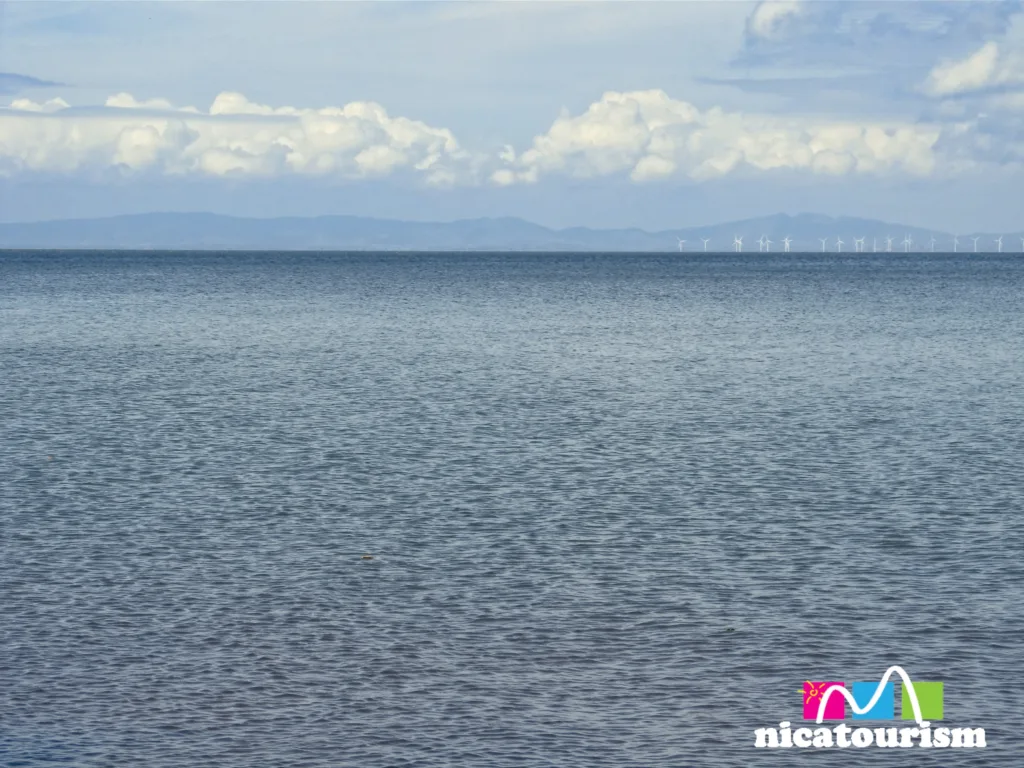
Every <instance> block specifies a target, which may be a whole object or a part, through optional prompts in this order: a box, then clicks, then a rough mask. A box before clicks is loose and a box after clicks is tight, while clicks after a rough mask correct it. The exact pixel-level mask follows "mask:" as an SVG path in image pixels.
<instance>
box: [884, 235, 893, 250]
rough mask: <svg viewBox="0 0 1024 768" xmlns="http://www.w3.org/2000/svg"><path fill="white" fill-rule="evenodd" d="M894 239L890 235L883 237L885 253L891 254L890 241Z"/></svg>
mask: <svg viewBox="0 0 1024 768" xmlns="http://www.w3.org/2000/svg"><path fill="white" fill-rule="evenodd" d="M895 239H896V238H895V237H892V236H891V235H886V236H885V252H886V253H892V241H893V240H895Z"/></svg>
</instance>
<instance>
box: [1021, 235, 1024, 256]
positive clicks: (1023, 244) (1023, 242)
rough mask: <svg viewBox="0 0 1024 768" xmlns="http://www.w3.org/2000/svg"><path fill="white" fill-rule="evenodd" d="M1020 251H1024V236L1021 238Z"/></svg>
mask: <svg viewBox="0 0 1024 768" xmlns="http://www.w3.org/2000/svg"><path fill="white" fill-rule="evenodd" d="M1020 252H1021V253H1024V237H1022V238H1021V239H1020Z"/></svg>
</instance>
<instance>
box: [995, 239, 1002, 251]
mask: <svg viewBox="0 0 1024 768" xmlns="http://www.w3.org/2000/svg"><path fill="white" fill-rule="evenodd" d="M996 245H997V246H998V247H999V250H998V251H996V253H1002V252H1003V236H1002V235H1000V236H999V237H997V238H996Z"/></svg>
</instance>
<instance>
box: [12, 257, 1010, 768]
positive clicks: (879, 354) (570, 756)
mask: <svg viewBox="0 0 1024 768" xmlns="http://www.w3.org/2000/svg"><path fill="white" fill-rule="evenodd" d="M1022 289H1024V260H1022V259H1021V258H1020V257H1010V256H1003V257H995V256H992V257H977V256H964V255H960V256H923V255H922V256H910V257H906V256H896V255H888V256H886V257H884V258H882V257H874V256H871V255H864V256H861V255H858V256H856V257H855V256H852V255H850V256H846V257H837V256H834V255H830V256H827V257H821V256H817V255H816V256H797V255H789V254H786V255H782V254H778V255H775V254H773V255H771V256H768V257H761V256H750V255H746V256H744V255H708V256H700V257H697V256H694V257H677V256H667V255H666V256H625V255H586V256H584V255H540V254H537V255H500V254H491V255H472V254H466V255H449V254H437V255H401V256H398V255H381V254H375V255H345V254H240V253H235V254H214V253H205V254H199V253H196V254H160V253H146V254H124V253H122V254H102V253H90V254H69V253H11V252H8V253H3V254H0V428H2V439H0V761H2V763H0V764H5V765H10V766H14V765H22V766H43V765H75V766H90V767H91V766H139V767H143V766H144V767H147V768H170V767H172V766H174V767H177V766H182V767H185V766H188V767H190V768H191V767H195V768H201V767H206V766H210V767H211V768H214V767H215V768H234V767H236V766H247V767H248V766H259V767H263V766H268V767H269V766H358V767H359V768H392V767H405V766H474V767H475V766H483V767H491V766H493V767H496V768H503V767H505V766H509V767H512V766H527V767H529V768H533V767H534V766H538V767H539V766H552V767H557V768H563V767H569V766H580V767H581V768H584V767H586V768H590V767H595V768H604V767H605V766H607V767H609V768H611V767H615V768H618V767H620V766H636V767H638V768H639V767H642V766H679V767H680V768H686V767H688V766H711V767H717V766H747V765H788V764H790V763H792V762H793V761H794V760H796V759H797V758H799V757H803V758H810V757H811V756H810V755H796V754H793V751H790V752H789V753H787V754H781V753H779V752H774V753H767V752H766V751H764V750H757V749H755V748H754V746H753V742H754V738H753V731H754V729H755V728H757V727H762V726H768V725H772V724H777V723H778V722H779V721H780V720H792V721H800V720H801V703H802V699H801V695H800V694H799V693H797V691H798V689H799V688H800V687H801V685H802V683H803V681H804V680H806V679H811V680H815V679H817V680H844V681H852V680H865V681H867V680H876V681H877V680H878V678H879V677H880V676H881V673H882V672H883V671H884V670H885V668H886V667H887V666H889V665H890V664H901V665H903V666H904V667H906V668H907V670H908V671H909V672H910V673H911V674H912V675H913V676H914V677H915V678H917V679H920V680H941V681H943V682H944V683H945V720H944V721H943V722H944V723H945V724H947V725H966V726H972V727H984V728H986V730H987V735H988V741H989V743H990V746H989V747H988V748H987V749H985V750H975V751H959V752H958V753H955V754H953V753H949V752H946V754H942V753H938V752H936V751H934V750H933V751H931V752H925V751H924V750H920V749H915V750H914V751H913V752H909V753H908V752H906V751H904V750H894V751H885V750H880V749H877V748H871V749H867V750H852V749H850V750H844V751H842V752H838V751H835V750H833V751H831V752H830V753H829V754H827V755H824V754H819V755H817V758H818V759H817V760H816V761H815V764H821V765H825V764H826V763H827V764H828V765H851V766H852V765H875V764H878V765H887V766H903V765H915V766H916V765H929V766H939V765H943V766H946V765H957V766H983V765H984V766H989V765H991V766H997V765H998V766H1003V765H1005V766H1020V765H1021V764H1022V763H1021V760H1022V758H1021V754H1022V749H1024V641H1022V639H1021V638H1022V637H1024V607H1022V599H1024V561H1022V553H1024V520H1022V517H1021V515H1022V507H1024V490H1022V482H1024V481H1022V478H1024V359H1022V358H1024V301H1022V298H1024V292H1022ZM364 553H369V554H372V555H373V557H374V559H372V560H363V559H361V555H363V554H364ZM897 712H898V709H897ZM799 724H802V723H799ZM899 724H900V723H897V725H899Z"/></svg>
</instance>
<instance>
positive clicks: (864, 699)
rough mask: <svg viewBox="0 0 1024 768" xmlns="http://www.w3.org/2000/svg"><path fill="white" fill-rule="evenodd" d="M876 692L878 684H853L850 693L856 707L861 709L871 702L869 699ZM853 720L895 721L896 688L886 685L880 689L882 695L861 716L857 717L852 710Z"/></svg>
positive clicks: (889, 684)
mask: <svg viewBox="0 0 1024 768" xmlns="http://www.w3.org/2000/svg"><path fill="white" fill-rule="evenodd" d="M877 690H878V683H854V684H853V690H851V691H850V692H851V693H852V694H853V700H854V701H856V702H857V706H858V707H861V708H863V707H866V706H867V705H868V704H869V703H870V702H871V697H872V696H874V695H875V691H877ZM853 719H854V720H895V719H896V686H895V685H894V684H893V683H886V684H885V687H884V688H882V695H881V696H879V697H878V701H876V702H875V706H873V707H872V708H871V709H869V710H868V711H867V712H865V713H864V714H863V715H858V714H857V712H856V710H854V712H853Z"/></svg>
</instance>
